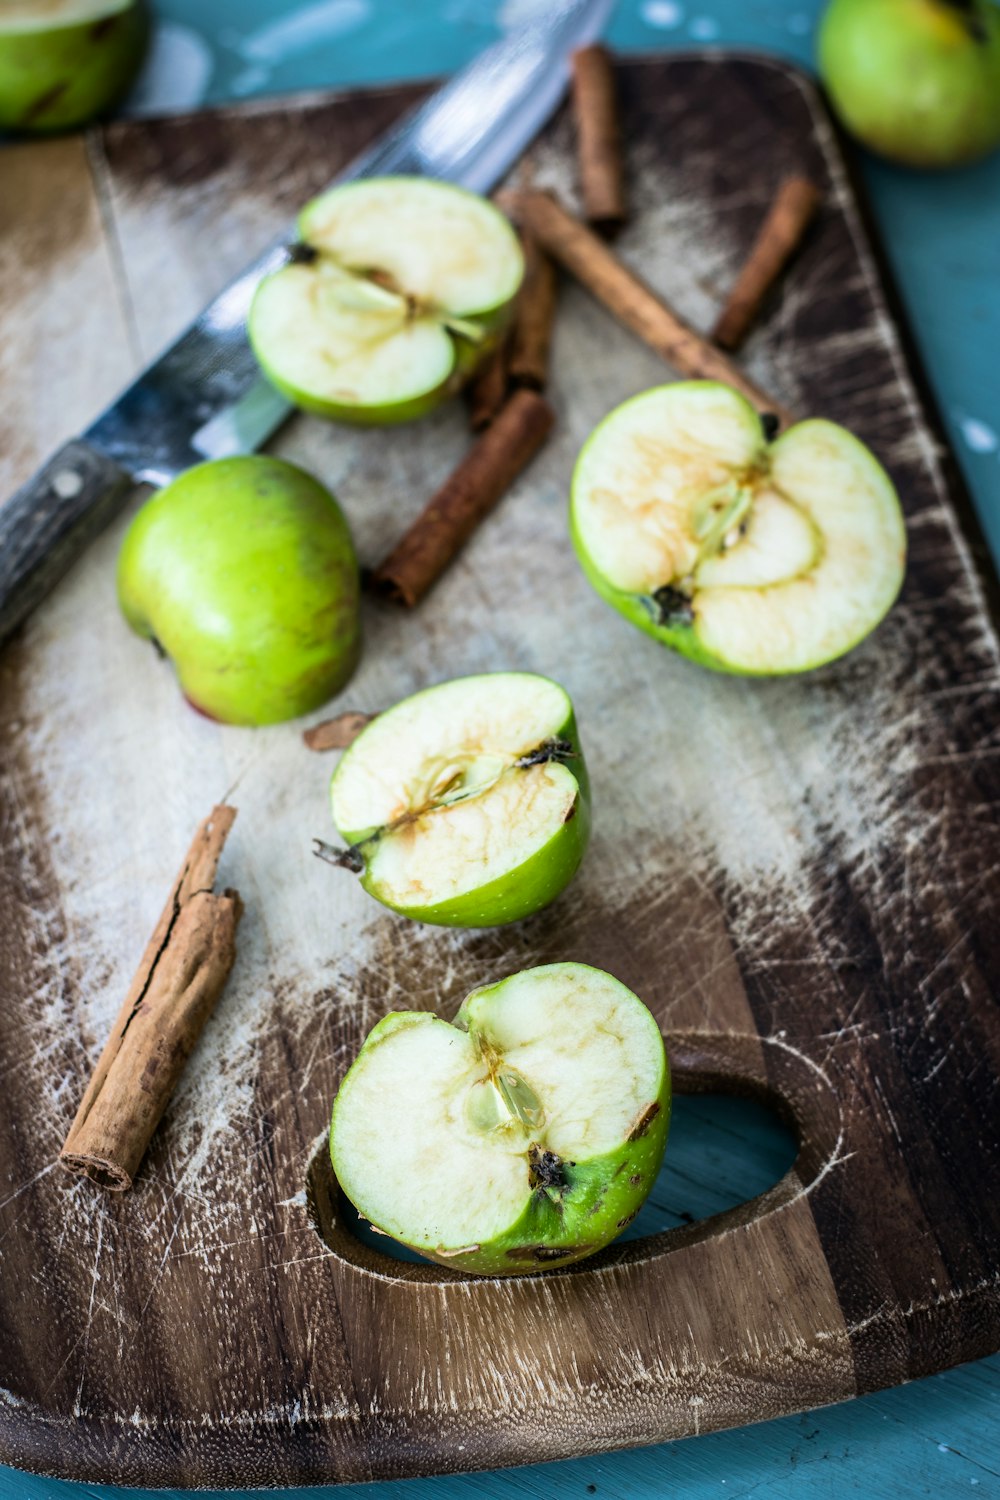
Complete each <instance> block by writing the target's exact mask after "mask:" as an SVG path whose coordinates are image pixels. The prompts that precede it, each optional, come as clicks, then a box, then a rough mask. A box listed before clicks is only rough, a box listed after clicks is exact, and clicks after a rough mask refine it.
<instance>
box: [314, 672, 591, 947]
mask: <svg viewBox="0 0 1000 1500" xmlns="http://www.w3.org/2000/svg"><path fill="white" fill-rule="evenodd" d="M330 792H331V802H332V810H333V821H334V823H335V825H336V827H337V831H338V832H339V834H340V835H341V837H342V838H343V839H345V840H346V841H347V844H348V848H347V849H345V850H335V849H331V848H329V847H328V846H327V845H324V844H319V847H318V850H317V852H318V853H319V854H320V855H321V856H322V857H324V858H326V859H329V860H330V862H331V863H333V864H339V865H342V866H345V867H346V868H348V869H351V870H354V871H356V872H357V873H358V874H359V875H360V877H361V883H362V885H363V886H364V888H365V890H367V891H368V892H370V894H371V895H373V896H374V897H375V898H376V899H377V900H378V901H381V902H382V903H383V904H384V905H385V906H388V907H391V908H392V910H393V911H398V912H400V913H402V915H403V916H407V917H414V918H416V919H417V920H418V921H420V922H432V923H435V924H437V925H440V926H445V927H497V926H500V925H502V924H503V923H506V922H516V921H517V920H518V919H519V918H521V917H526V916H529V915H530V914H531V913H532V912H535V911H538V910H539V909H540V908H541V907H543V906H547V905H548V903H549V902H550V901H552V900H554V899H555V897H556V896H558V894H559V892H560V891H561V890H562V889H563V888H564V886H566V885H567V884H568V883H569V881H570V880H571V879H572V877H573V875H574V874H575V873H576V870H577V868H578V866H579V864H580V861H581V859H582V858H583V853H584V850H585V849H586V847H587V838H588V836H589V833H590V794H589V787H588V782H587V773H586V769H585V767H584V763H583V754H582V752H581V750H580V741H579V736H578V734H577V729H576V721H575V719H574V716H573V705H572V703H571V702H570V700H569V697H568V696H567V694H566V693H565V692H564V691H563V689H562V688H561V687H559V685H558V684H557V683H555V682H551V681H550V680H549V679H548V678H547V677H536V676H534V675H533V674H532V673H530V672H495V673H486V674H484V675H482V676H478V677H459V678H456V679H455V680H454V681H452V682H443V683H440V684H438V686H437V687H432V688H427V689H425V691H424V692H422V693H416V694H414V696H413V697H412V698H406V699H404V701H403V702H402V703H398V704H396V706H395V708H391V709H389V710H388V711H386V712H385V713H380V714H379V716H378V718H377V719H374V720H373V721H372V722H371V723H370V724H369V725H368V726H367V728H365V729H363V730H362V732H361V734H359V735H358V738H357V739H356V740H355V741H354V743H353V744H352V745H351V747H350V749H349V750H348V751H347V752H346V754H345V755H344V757H343V759H342V760H341V762H340V764H339V766H338V767H337V769H336V771H335V772H334V776H333V781H332V783H331V788H330Z"/></svg>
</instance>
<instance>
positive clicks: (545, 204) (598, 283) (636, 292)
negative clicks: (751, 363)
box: [512, 191, 794, 426]
mask: <svg viewBox="0 0 1000 1500" xmlns="http://www.w3.org/2000/svg"><path fill="white" fill-rule="evenodd" d="M512 212H513V213H514V215H515V216H516V217H517V218H518V219H520V221H521V222H522V223H524V224H525V225H527V227H528V228H529V229H530V230H531V232H532V234H534V235H535V236H536V237H537V238H538V240H539V241H540V242H541V244H542V246H543V248H544V249H545V250H547V251H548V253H549V255H551V256H552V258H553V260H555V261H557V262H558V263H559V264H560V265H561V266H563V267H564V268H565V269H566V270H567V271H569V273H570V274H571V275H572V276H575V277H576V278H577V280H578V281H580V282H582V284H583V285H584V286H586V287H587V288H588V290H589V291H591V292H592V293H593V295H594V296H595V297H597V299H598V300H599V301H600V302H603V303H604V305H605V307H607V309H608V310H609V312H611V313H613V314H614V316H615V317H616V318H617V319H618V320H619V322H620V323H622V324H624V326H625V327H626V328H629V329H630V330H631V331H632V332H633V333H635V334H637V335H638V337H639V338H641V339H642V340H643V342H644V343H646V344H648V345H649V347H650V348H651V349H653V350H655V351H656V353H657V354H659V355H660V357H661V358H662V359H664V360H666V362H667V364H669V365H671V366H672V367H673V368H674V369H675V370H677V371H679V372H680V373H681V374H682V375H687V376H689V377H692V378H695V379H706V380H721V381H724V382H725V383H726V384H727V385H731V386H733V387H734V388H735V389H736V390H738V391H740V392H741V393H742V394H743V395H744V396H746V398H747V399H748V400H749V401H751V402H752V403H753V404H754V406H756V407H757V408H758V409H759V410H761V411H764V412H773V413H774V414H775V416H777V418H778V419H779V422H780V423H781V425H782V426H785V425H787V424H788V423H790V422H791V421H793V420H794V419H793V417H792V414H791V412H790V411H788V409H787V408H786V407H785V406H783V405H782V403H781V402H780V401H778V400H777V399H776V398H775V397H774V396H771V395H769V394H768V393H767V392H766V391H763V390H761V389H760V387H759V386H757V385H755V384H754V383H753V381H751V380H750V379H749V378H748V377H747V376H746V375H744V373H743V371H742V370H741V369H740V367H739V365H737V364H736V363H735V362H734V361H733V360H731V359H729V358H728V357H727V356H726V355H725V354H723V353H722V352H721V350H719V349H716V348H715V347H714V345H712V344H710V343H709V342H708V340H707V339H705V338H703V337H702V336H701V334H699V333H696V332H695V330H694V329H693V328H690V327H689V326H688V325H687V324H686V323H685V322H684V321H683V319H682V318H680V317H678V315H677V314H676V313H675V312H674V311H673V309H672V308H670V307H668V306H667V304H666V303H665V302H664V301H662V299H661V298H660V297H658V296H657V294H656V293H655V292H654V291H653V290H652V288H650V287H648V286H647V285H646V283H645V282H644V281H642V280H641V279H640V278H639V277H638V276H636V275H635V273H634V272H633V271H630V270H629V268H628V267H627V266H626V265H625V264H624V262H623V261H621V260H620V259H619V258H618V256H617V255H616V254H615V253H614V251H613V250H611V249H609V247H608V246H607V245H605V243H604V242H603V240H601V239H599V238H598V236H597V235H596V234H594V233H593V231H592V230H590V229H588V228H587V226H586V224H583V223H581V222H580V220H579V219H577V218H575V217H574V216H573V215H572V214H571V213H569V211H568V210H567V209H565V208H564V207H563V205H562V204H561V203H560V202H559V201H558V199H556V198H555V197H554V196H552V195H551V194H550V193H543V192H537V191H531V192H523V193H518V194H517V195H516V198H515V199H514V201H513V202H512Z"/></svg>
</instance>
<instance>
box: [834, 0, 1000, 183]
mask: <svg viewBox="0 0 1000 1500" xmlns="http://www.w3.org/2000/svg"><path fill="white" fill-rule="evenodd" d="M818 61H819V71H820V75H821V77H822V79H823V82H824V84H825V85H826V88H827V91H828V93H829V95H830V98H831V100H832V102H833V106H834V109H835V111H836V113H837V115H838V116H839V117H840V119H841V120H842V121H843V123H844V125H845V126H846V127H847V129H848V130H850V131H851V133H852V134H853V135H856V136H857V137H858V139H859V140H861V141H863V142H864V144H865V145H866V146H869V147H871V149H872V150H873V151H877V152H879V153H880V154H881V155H883V156H886V157H888V158H889V159H890V160H891V161H896V162H901V163H903V164H904V165H906V166H910V167H935V168H938V167H950V166H955V165H957V164H959V163H961V162H967V161H973V160H975V159H976V158H977V157H980V156H985V155H986V153H987V152H989V151H992V150H993V149H994V147H996V146H997V145H1000V7H998V6H997V5H995V4H993V3H991V0H970V4H969V5H968V6H959V5H957V4H950V3H949V0H833V3H832V4H831V5H830V6H829V8H828V10H827V11H826V13H825V15H824V18H823V22H822V25H821V27H820V33H819V44H818Z"/></svg>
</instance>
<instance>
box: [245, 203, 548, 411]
mask: <svg viewBox="0 0 1000 1500" xmlns="http://www.w3.org/2000/svg"><path fill="white" fill-rule="evenodd" d="M298 230H299V236H300V242H299V243H298V244H297V245H294V246H293V247H292V249H291V252H290V259H289V263H288V264H287V265H285V266H283V267H282V268H281V269H280V270H278V271H275V272H274V273H273V274H272V275H271V276H268V277H265V279H264V280H263V281H262V282H261V285H260V286H259V288H258V289H257V293H256V295H255V297H254V301H253V305H252V307H251V309H250V317H249V321H248V333H249V338H250V343H251V345H252V347H253V350H254V353H255V354H256V356H257V359H258V360H259V362H260V365H261V368H262V369H263V371H264V374H265V375H266V376H267V377H268V379H269V380H270V381H271V382H272V384H274V385H276V386H277V388H278V389H279V390H280V391H282V392H283V393H284V394H285V395H286V396H287V397H288V399H289V400H290V401H294V402H295V403H296V405H298V406H301V407H303V408H304V409H305V410H306V411H312V412H316V413H317V414H318V415H320V416H323V417H332V418H335V419H337V420H339V421H342V422H354V423H357V424H359V425H382V424H386V423H390V422H406V421H410V420H412V419H414V418H416V417H421V416H424V415H426V413H428V412H429V411H432V410H433V409H434V407H435V406H437V405H438V404H439V403H440V402H441V401H443V400H444V399H445V398H446V397H447V396H449V395H452V394H453V393H454V392H455V391H457V390H458V389H459V388H460V386H462V385H463V384H464V382H465V381H466V380H467V379H468V378H469V376H470V374H471V373H472V371H473V370H474V369H475V368H476V366H477V365H478V364H479V362H480V361H481V360H482V359H483V358H484V357H485V355H486V354H487V353H488V352H489V351H490V350H491V349H492V348H493V347H494V346H495V344H496V341H497V339H498V338H499V336H500V334H501V331H502V329H503V327H504V325H505V324H506V322H507V320H508V318H509V316H510V313H511V310H512V307H513V303H514V298H515V297H516V295H517V292H518V289H519V287H520V285H521V280H522V277H523V275H524V257H523V255H522V253H521V247H520V243H519V241H518V238H517V235H516V234H515V233H514V230H513V229H512V227H511V225H510V224H509V223H508V221H507V219H505V218H504V216H503V214H502V213H501V212H500V211H499V209H497V208H496V207H495V206H494V205H493V204H492V203H490V202H489V201H488V200H487V199H485V198H481V197H480V196H479V195H478V194H477V193H470V192H466V191H465V190H464V189H463V188H458V187H455V186H454V185H453V184H451V183H447V182H437V181H435V180H433V179H431V178H427V177H372V178H368V179H366V180H364V181H361V182H349V183H345V184H343V185H342V186H340V187H335V188H332V189H331V190H330V191H329V192H326V193H323V194H322V195H321V196H320V197H319V198H315V199H314V200H313V201H312V202H311V203H309V204H307V205H306V207H305V208H304V209H303V210H302V213H301V214H300V216H299V225H298Z"/></svg>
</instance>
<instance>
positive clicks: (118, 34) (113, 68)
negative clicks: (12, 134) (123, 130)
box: [0, 0, 148, 134]
mask: <svg viewBox="0 0 1000 1500" xmlns="http://www.w3.org/2000/svg"><path fill="white" fill-rule="evenodd" d="M147 31H148V24H147V19H146V9H145V5H143V4H141V3H139V0H0V129H3V130H18V131H25V132H28V133H31V134H43V133H45V132H48V131H55V130H71V129H73V128H74V127H75V126H77V125H85V124H86V123H87V121H88V120H94V119H97V118H98V117H99V116H100V115H103V114H105V113H107V111H108V110H109V109H110V108H111V107H112V105H114V104H116V103H117V102H118V100H119V99H120V98H121V97H122V95H123V94H124V93H125V90H126V89H127V88H128V86H129V84H130V83H131V82H132V79H133V77H134V75H135V73H136V71H137V69H138V67H139V64H140V62H141V61H142V56H143V52H144V51H145V48H146V37H147Z"/></svg>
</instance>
